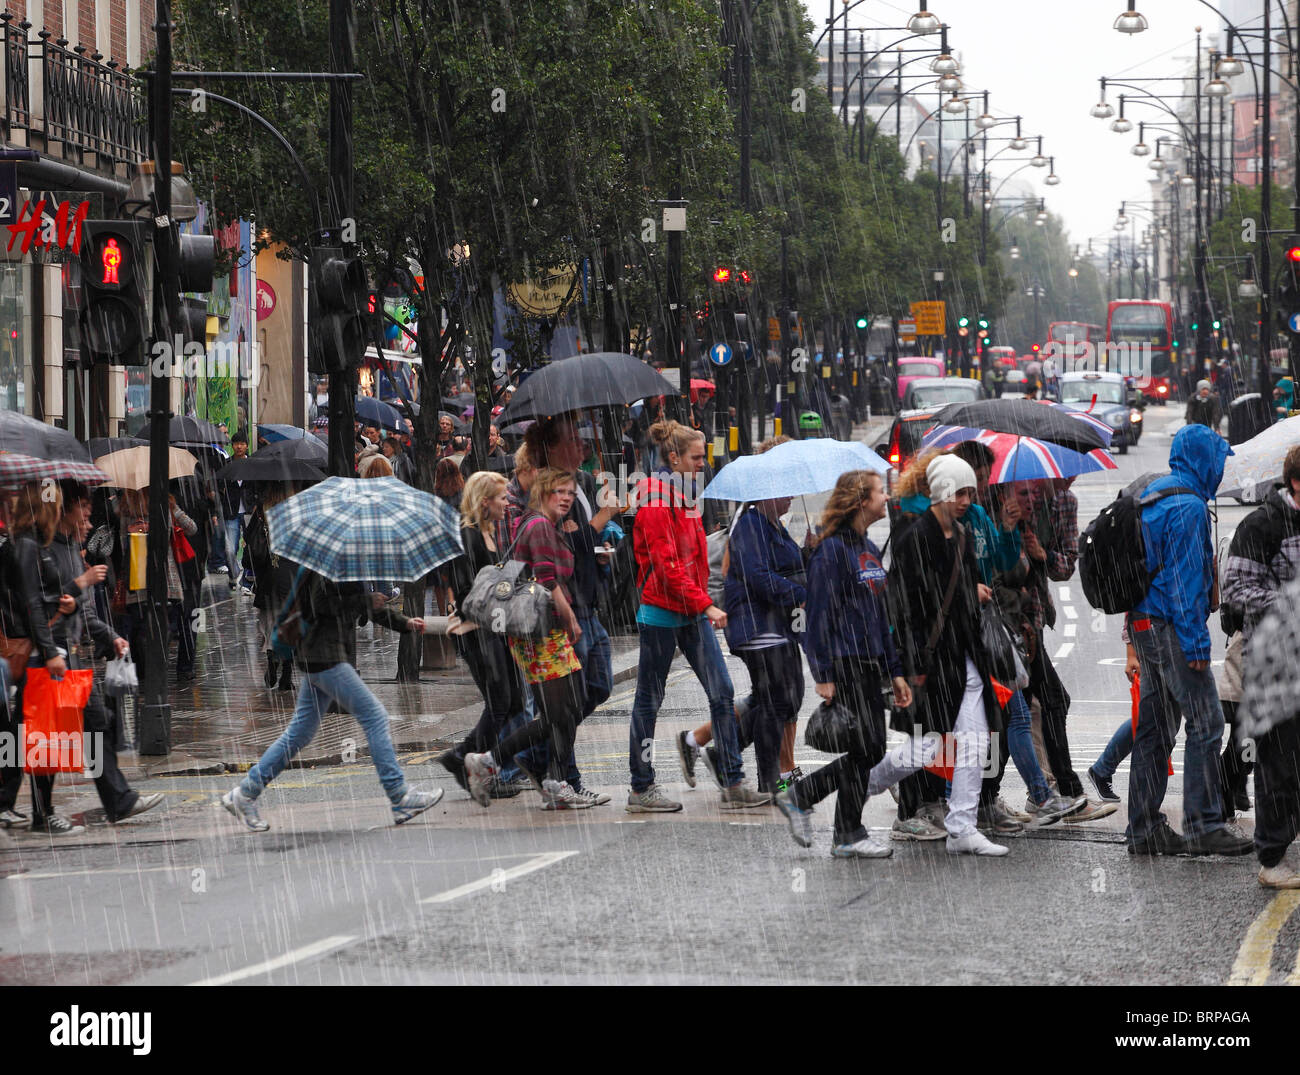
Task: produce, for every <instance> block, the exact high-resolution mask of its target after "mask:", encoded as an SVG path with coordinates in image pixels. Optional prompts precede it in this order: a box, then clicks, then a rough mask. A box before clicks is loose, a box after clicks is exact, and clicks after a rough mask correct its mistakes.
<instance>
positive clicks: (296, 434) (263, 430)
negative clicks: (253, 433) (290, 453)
mask: <svg viewBox="0 0 1300 1075" xmlns="http://www.w3.org/2000/svg"><path fill="white" fill-rule="evenodd" d="M257 435H258V436H259V437H265V438H266V440H267V443H268V444H274V443H275V442H276V441H278V440H301V439H302V438H303V437H306V436H309V434H308V432H307V431H306V430H305V429H299V428H298V427H297V426H288V425H281V424H280V423H278V422H268V423H265V424H263V425H259V426H258V427H257Z"/></svg>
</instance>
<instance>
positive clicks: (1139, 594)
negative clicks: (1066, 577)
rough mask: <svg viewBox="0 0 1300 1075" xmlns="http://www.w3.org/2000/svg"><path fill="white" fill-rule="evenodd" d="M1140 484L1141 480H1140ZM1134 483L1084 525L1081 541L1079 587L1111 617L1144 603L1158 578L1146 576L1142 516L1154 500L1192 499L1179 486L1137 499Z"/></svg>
mask: <svg viewBox="0 0 1300 1075" xmlns="http://www.w3.org/2000/svg"><path fill="white" fill-rule="evenodd" d="M1139 481H1140V479H1139ZM1135 485H1136V486H1137V487H1138V488H1144V487H1145V485H1144V484H1143V485H1139V484H1138V483H1137V482H1135V483H1134V484H1133V485H1130V486H1129V487H1128V488H1127V489H1125V490H1124V491H1123V492H1122V493H1120V494H1119V496H1117V497H1116V498H1115V499H1114V500H1113V501H1111V503H1109V504H1107V505H1106V507H1105V508H1104V509H1103V510H1102V512H1101V514H1100V515H1098V516H1097V518H1095V519H1093V521H1092V522H1091V523H1089V524H1088V529H1086V530H1085V531H1084V532H1083V534H1082V535H1081V536H1080V539H1079V581H1080V582H1082V583H1083V595H1084V597H1086V598H1087V599H1088V604H1090V605H1092V607H1093V608H1096V609H1100V610H1101V611H1102V612H1106V613H1109V614H1111V615H1114V614H1115V613H1119V612H1132V611H1133V609H1134V608H1135V607H1136V606H1137V605H1139V604H1140V603H1141V602H1142V599H1143V598H1144V597H1146V595H1147V591H1148V590H1149V589H1151V582H1152V580H1153V579H1154V578H1155V576H1156V575H1158V574H1160V569H1161V568H1162V567H1163V566H1164V565H1163V564H1157V565H1156V569H1155V571H1148V570H1147V552H1146V541H1145V540H1144V539H1143V537H1142V511H1143V509H1145V508H1148V507H1150V506H1151V505H1152V504H1154V503H1155V502H1156V501H1158V500H1163V499H1164V498H1165V497H1167V496H1177V495H1178V494H1179V493H1190V494H1192V495H1193V496H1195V495H1196V493H1195V491H1194V490H1192V489H1188V488H1186V487H1184V486H1181V485H1175V486H1172V487H1171V488H1169V489H1161V490H1160V491H1159V492H1156V493H1151V494H1150V495H1148V496H1144V497H1139V496H1138V495H1137V493H1136V492H1135V491H1134V486H1135Z"/></svg>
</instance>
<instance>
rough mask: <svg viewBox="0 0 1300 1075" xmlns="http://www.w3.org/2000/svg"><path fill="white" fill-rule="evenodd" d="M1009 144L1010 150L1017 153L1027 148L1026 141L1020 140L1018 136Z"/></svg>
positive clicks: (1027, 143)
mask: <svg viewBox="0 0 1300 1075" xmlns="http://www.w3.org/2000/svg"><path fill="white" fill-rule="evenodd" d="M1010 144H1011V148H1012V149H1013V150H1015V151H1016V152H1017V153H1019V152H1021V150H1025V149H1028V148H1029V142H1028V140H1027V139H1024V138H1021V137H1020V136H1019V135H1017V136H1016V137H1015V138H1013V139H1011V143H1010Z"/></svg>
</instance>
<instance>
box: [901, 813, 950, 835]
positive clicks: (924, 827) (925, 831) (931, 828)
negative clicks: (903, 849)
mask: <svg viewBox="0 0 1300 1075" xmlns="http://www.w3.org/2000/svg"><path fill="white" fill-rule="evenodd" d="M947 835H948V830H947V829H945V828H944V827H943V826H942V825H936V824H935V823H934V822H933V821H932V820H931V819H930V818H928V817H926V816H925V815H924V814H921V813H918V814H916V816H914V817H909V818H901V817H896V818H894V824H893V826H892V827H891V828H890V832H889V836H890V839H893V840H942V839H943V838H944V837H945V836H947Z"/></svg>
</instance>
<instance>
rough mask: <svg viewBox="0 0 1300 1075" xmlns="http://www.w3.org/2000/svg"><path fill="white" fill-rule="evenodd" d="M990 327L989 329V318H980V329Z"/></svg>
mask: <svg viewBox="0 0 1300 1075" xmlns="http://www.w3.org/2000/svg"><path fill="white" fill-rule="evenodd" d="M988 327H989V320H988V318H987V317H981V318H980V328H988Z"/></svg>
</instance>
